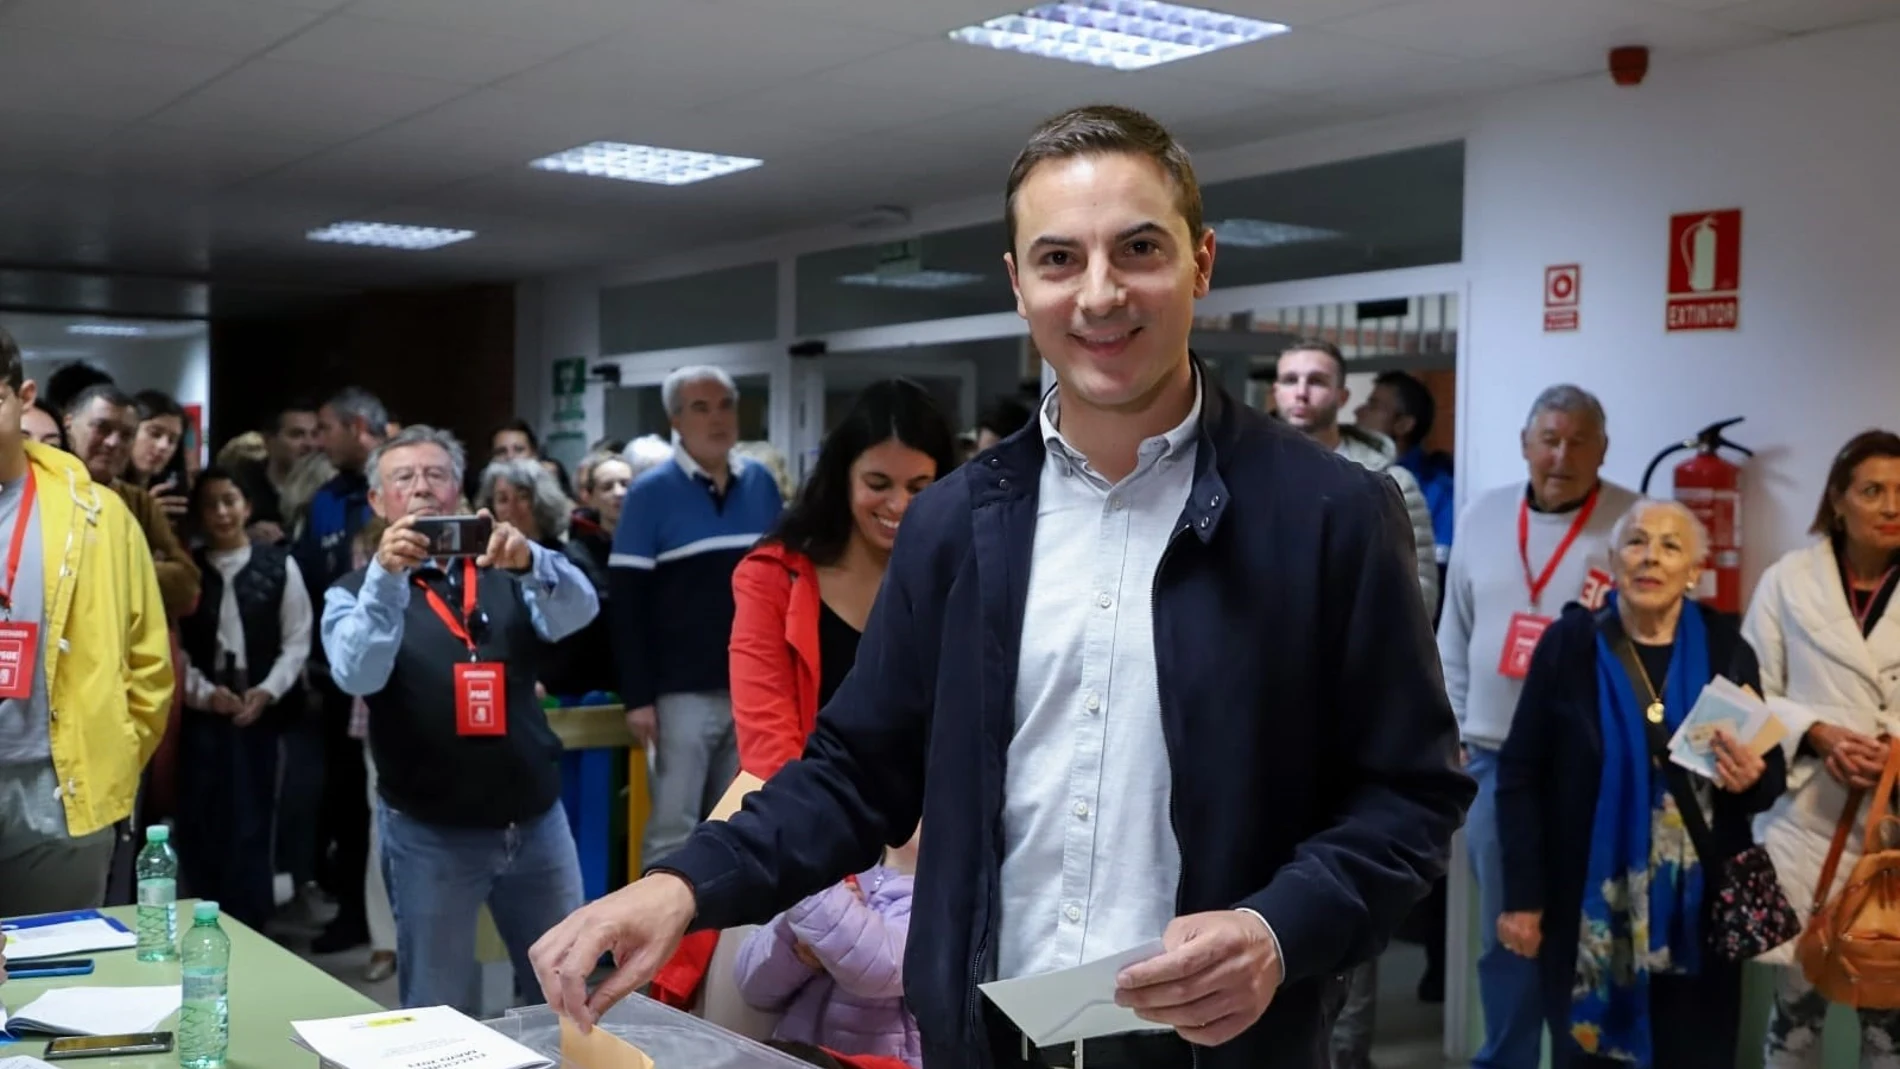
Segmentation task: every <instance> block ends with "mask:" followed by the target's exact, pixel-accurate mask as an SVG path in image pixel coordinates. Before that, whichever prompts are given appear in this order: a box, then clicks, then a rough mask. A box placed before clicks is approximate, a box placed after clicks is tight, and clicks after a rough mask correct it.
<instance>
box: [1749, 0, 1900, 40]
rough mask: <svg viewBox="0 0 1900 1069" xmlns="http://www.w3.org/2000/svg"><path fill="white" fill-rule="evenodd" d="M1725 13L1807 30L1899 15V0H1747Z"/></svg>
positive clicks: (1773, 27)
mask: <svg viewBox="0 0 1900 1069" xmlns="http://www.w3.org/2000/svg"><path fill="white" fill-rule="evenodd" d="M1722 15H1723V17H1724V18H1730V19H1736V20H1738V21H1741V22H1746V23H1749V24H1751V25H1755V26H1765V27H1767V28H1769V29H1771V30H1780V31H1782V32H1783V33H1808V32H1811V31H1814V30H1825V29H1830V28H1833V27H1836V26H1852V25H1855V24H1857V23H1861V22H1871V21H1873V20H1875V19H1891V18H1900V0H1744V2H1743V3H1741V4H1738V5H1737V6H1735V7H1730V8H1724V9H1723V10H1722Z"/></svg>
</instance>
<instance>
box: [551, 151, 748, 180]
mask: <svg viewBox="0 0 1900 1069" xmlns="http://www.w3.org/2000/svg"><path fill="white" fill-rule="evenodd" d="M764 162H765V161H764V160H755V159H752V158H751V157H749V156H720V155H716V154H714V153H711V152H691V151H688V150H686V149H678V148H654V147H653V146H652V145H628V144H624V143H622V142H619V141H595V142H594V143H592V144H588V145H581V146H580V147H578V148H571V149H568V150H567V151H566V152H557V153H555V154H554V155H552V156H543V157H541V158H540V159H538V160H534V161H533V162H531V163H529V164H528V166H530V167H533V168H536V169H537V170H542V171H560V172H562V173H565V174H584V175H589V176H591V177H594V178H617V179H619V180H621V181H623V182H647V183H650V184H652V185H659V186H684V185H688V184H691V183H693V182H704V181H705V180H706V179H708V178H719V177H721V176H723V175H729V174H733V173H735V172H738V171H749V170H751V169H752V168H754V167H757V166H759V165H760V164H762V163H764Z"/></svg>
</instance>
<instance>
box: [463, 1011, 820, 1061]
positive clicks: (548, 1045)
mask: <svg viewBox="0 0 1900 1069" xmlns="http://www.w3.org/2000/svg"><path fill="white" fill-rule="evenodd" d="M482 1023H483V1024H486V1025H487V1026H488V1027H490V1028H492V1029H494V1030H495V1031H497V1032H500V1033H501V1034H502V1035H504V1036H507V1037H508V1038H510V1039H512V1040H514V1041H515V1042H517V1043H519V1044H521V1045H522V1046H524V1047H527V1048H528V1049H529V1050H532V1051H534V1052H535V1053H536V1054H539V1055H541V1056H542V1057H544V1058H547V1059H548V1060H549V1061H552V1062H553V1063H554V1064H555V1065H557V1066H558V1065H560V1064H561V1024H560V1018H559V1017H557V1016H556V1015H555V1013H554V1011H553V1010H551V1009H548V1008H547V1007H546V1006H529V1007H525V1008H522V1009H515V1010H509V1011H508V1013H507V1015H506V1016H503V1017H498V1018H495V1019H493V1020H489V1021H484V1022H482ZM598 1027H600V1028H604V1029H606V1030H607V1031H609V1032H611V1033H613V1034H614V1035H616V1036H619V1037H620V1038H621V1039H624V1040H626V1041H627V1042H629V1043H631V1044H633V1045H634V1046H636V1047H639V1048H640V1049H641V1050H642V1051H645V1052H646V1055H647V1057H649V1058H652V1059H653V1066H654V1069H811V1067H810V1066H808V1065H806V1064H805V1063H804V1062H801V1061H799V1060H798V1059H796V1058H793V1057H791V1056H789V1055H786V1054H780V1053H779V1052H778V1051H775V1050H773V1049H771V1048H770V1047H766V1046H763V1045H761V1044H759V1043H754V1042H753V1041H752V1040H750V1039H747V1038H745V1037H744V1036H741V1035H738V1034H737V1033H734V1032H728V1031H726V1030H725V1029H723V1028H720V1027H719V1026H718V1025H715V1024H711V1023H709V1022H707V1021H704V1020H701V1019H700V1018H698V1017H694V1016H693V1015H692V1014H689V1013H682V1012H680V1011H679V1010H676V1009H674V1008H672V1007H671V1006H663V1005H661V1004H660V1003H658V1002H655V1001H653V1000H652V999H649V998H646V997H644V996H641V995H632V996H629V997H628V998H627V999H626V1000H625V1001H623V1002H621V1003H620V1004H619V1005H618V1006H615V1007H614V1008H613V1009H611V1010H608V1011H607V1015H606V1016H605V1017H602V1018H601V1020H600V1024H599V1026H598Z"/></svg>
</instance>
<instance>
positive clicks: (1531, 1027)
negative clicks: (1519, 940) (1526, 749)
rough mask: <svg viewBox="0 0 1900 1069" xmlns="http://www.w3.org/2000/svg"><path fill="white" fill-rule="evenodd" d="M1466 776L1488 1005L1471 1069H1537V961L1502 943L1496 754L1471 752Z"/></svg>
mask: <svg viewBox="0 0 1900 1069" xmlns="http://www.w3.org/2000/svg"><path fill="white" fill-rule="evenodd" d="M1470 753H1471V760H1470V762H1469V763H1468V764H1467V765H1466V766H1465V771H1466V772H1468V773H1470V774H1471V778H1473V779H1475V780H1477V781H1478V797H1477V799H1476V800H1475V801H1473V802H1472V803H1471V811H1470V812H1469V813H1467V814H1466V815H1465V846H1466V848H1467V849H1468V850H1469V852H1470V854H1471V870H1472V876H1473V878H1475V879H1476V880H1477V881H1478V936H1479V938H1480V940H1481V943H1482V948H1483V949H1482V950H1481V951H1480V952H1479V954H1478V1001H1479V1002H1480V1003H1481V1004H1482V1005H1483V1006H1484V1048H1483V1049H1482V1050H1480V1051H1478V1056H1477V1057H1475V1058H1473V1059H1472V1060H1471V1069H1537V1063H1538V1059H1539V1058H1541V1057H1542V1056H1543V1050H1542V1044H1543V1027H1544V1009H1543V1002H1542V991H1541V985H1540V984H1539V982H1538V975H1537V962H1536V961H1535V960H1534V959H1531V958H1526V957H1521V956H1519V955H1517V954H1513V953H1511V952H1510V951H1509V950H1506V949H1505V948H1504V944H1502V943H1500V942H1498V914H1500V913H1502V912H1504V848H1503V844H1502V843H1501V842H1499V840H1498V796H1497V787H1498V754H1497V751H1496V750H1484V749H1479V748H1478V747H1476V746H1473V747H1470Z"/></svg>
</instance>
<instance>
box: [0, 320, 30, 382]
mask: <svg viewBox="0 0 1900 1069" xmlns="http://www.w3.org/2000/svg"><path fill="white" fill-rule="evenodd" d="M0 379H3V380H5V382H6V384H7V386H8V387H9V388H11V389H12V390H13V392H14V393H19V392H20V387H21V386H24V385H25V384H26V360H25V354H23V353H22V352H20V343H19V342H16V341H14V340H13V335H11V334H8V333H7V331H6V328H5V327H0Z"/></svg>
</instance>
